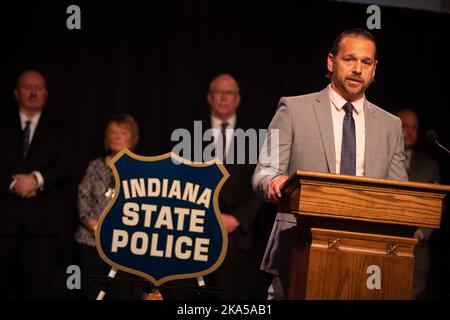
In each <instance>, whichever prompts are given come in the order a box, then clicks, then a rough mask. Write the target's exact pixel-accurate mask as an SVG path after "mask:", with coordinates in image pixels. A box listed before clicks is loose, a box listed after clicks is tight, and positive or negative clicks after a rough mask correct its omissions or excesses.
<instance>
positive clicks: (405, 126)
mask: <svg viewBox="0 0 450 320" xmlns="http://www.w3.org/2000/svg"><path fill="white" fill-rule="evenodd" d="M396 115H397V116H398V117H399V118H400V119H401V120H402V130H403V137H404V142H405V158H406V169H407V171H408V176H409V181H415V182H426V183H439V182H440V176H439V166H438V164H437V162H435V161H433V160H432V159H431V158H430V157H428V156H427V155H425V154H423V153H422V152H420V151H418V150H416V149H415V146H416V143H417V137H418V133H419V119H418V118H417V115H416V113H415V112H414V111H412V110H409V109H402V110H400V111H398V112H397V114H396ZM432 232H433V229H427V228H420V229H418V230H417V231H416V233H415V234H414V237H415V238H417V239H418V240H419V242H418V244H417V246H416V249H415V252H414V256H415V260H414V279H413V298H414V299H424V298H425V296H426V292H427V283H428V281H427V279H428V271H429V264H430V257H429V255H430V246H429V239H430V236H431V234H432Z"/></svg>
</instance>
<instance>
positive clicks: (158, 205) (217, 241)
mask: <svg viewBox="0 0 450 320" xmlns="http://www.w3.org/2000/svg"><path fill="white" fill-rule="evenodd" d="M112 170H113V172H114V176H115V181H116V188H115V192H114V196H113V198H112V200H111V202H110V203H109V205H108V207H107V208H106V209H105V211H104V212H103V214H102V216H101V218H100V220H99V224H98V228H97V231H96V245H97V250H98V252H99V254H100V256H101V257H102V259H103V260H105V262H107V263H108V264H109V265H111V266H113V267H116V268H118V269H120V270H123V271H126V272H129V273H133V274H136V275H139V276H142V277H144V278H146V279H148V280H150V281H151V282H153V283H154V284H155V285H159V284H161V283H164V282H166V281H168V280H174V279H182V278H194V277H198V276H200V275H205V274H208V273H211V272H213V271H214V270H215V269H217V268H218V267H219V266H220V264H221V263H222V261H223V259H224V257H225V253H226V250H227V243H228V241H227V234H226V232H225V229H224V228H223V226H222V222H221V219H220V211H219V206H218V197H219V192H220V189H221V188H222V186H223V184H224V183H225V180H226V179H227V178H228V176H229V175H228V172H227V171H226V169H225V168H224V167H223V165H222V164H220V163H219V162H217V161H211V162H208V163H192V162H188V161H186V160H184V159H183V158H180V157H178V156H177V155H175V154H173V153H167V154H164V155H161V156H158V157H142V156H138V155H136V154H134V153H132V152H131V151H129V150H127V149H125V150H123V151H122V152H120V153H119V154H118V155H117V156H116V157H115V158H114V159H113V164H112Z"/></svg>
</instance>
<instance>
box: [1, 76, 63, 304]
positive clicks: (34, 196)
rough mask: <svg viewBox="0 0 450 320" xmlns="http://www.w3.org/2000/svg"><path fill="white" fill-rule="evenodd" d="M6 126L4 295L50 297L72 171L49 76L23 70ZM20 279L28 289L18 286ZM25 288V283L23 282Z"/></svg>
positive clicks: (3, 156) (3, 154) (3, 147)
mask: <svg viewBox="0 0 450 320" xmlns="http://www.w3.org/2000/svg"><path fill="white" fill-rule="evenodd" d="M14 97H15V98H16V100H17V104H18V108H17V109H15V110H13V111H12V112H11V114H9V115H8V116H6V117H4V118H2V119H1V121H2V123H1V126H0V141H1V144H0V159H2V165H1V166H0V208H1V219H2V221H1V223H0V257H1V263H0V296H1V297H6V298H11V297H18V298H22V299H45V298H50V292H51V280H52V278H53V276H54V267H55V264H56V260H57V252H58V240H59V239H58V235H59V233H60V232H61V228H60V226H61V218H62V217H61V215H62V211H63V210H62V198H63V190H62V186H63V183H64V182H65V179H66V177H67V176H68V172H69V159H70V157H69V156H68V152H67V145H68V143H67V140H66V138H65V135H64V134H63V126H64V123H63V122H60V121H55V120H54V119H53V118H51V117H50V116H49V115H48V114H47V113H46V112H45V110H44V109H45V108H44V107H45V104H46V102H47V97H48V92H47V87H46V81H45V78H44V76H43V75H42V74H41V73H40V72H38V71H35V70H28V71H25V72H23V73H22V74H21V75H20V76H19V78H18V81H17V85H16V88H15V90H14ZM19 284H20V285H23V286H24V288H23V290H19V291H18V293H13V292H14V290H18V288H19ZM20 289H22V288H20Z"/></svg>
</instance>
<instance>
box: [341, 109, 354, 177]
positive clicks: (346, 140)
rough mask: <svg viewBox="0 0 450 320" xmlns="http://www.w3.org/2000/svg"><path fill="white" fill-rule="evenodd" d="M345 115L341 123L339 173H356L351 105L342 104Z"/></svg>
mask: <svg viewBox="0 0 450 320" xmlns="http://www.w3.org/2000/svg"><path fill="white" fill-rule="evenodd" d="M343 108H344V110H345V117H344V122H343V125H342V149H341V174H348V175H353V176H354V175H356V134H355V120H354V119H353V105H352V104H351V103H350V102H347V103H346V104H345V105H344V107H343Z"/></svg>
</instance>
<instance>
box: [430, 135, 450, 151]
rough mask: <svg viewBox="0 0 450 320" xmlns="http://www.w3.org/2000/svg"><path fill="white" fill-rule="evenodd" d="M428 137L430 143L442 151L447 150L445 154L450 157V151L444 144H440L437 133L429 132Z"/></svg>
mask: <svg viewBox="0 0 450 320" xmlns="http://www.w3.org/2000/svg"><path fill="white" fill-rule="evenodd" d="M426 137H427V139H428V141H430V142H431V143H435V144H437V145H438V146H439V147H440V148H441V149H442V150H445V152H447V153H448V154H449V155H450V151H449V150H448V149H447V148H446V147H444V146H443V145H442V144H440V143H439V141H438V140H437V134H436V131H434V130H428V131H427V133H426Z"/></svg>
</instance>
